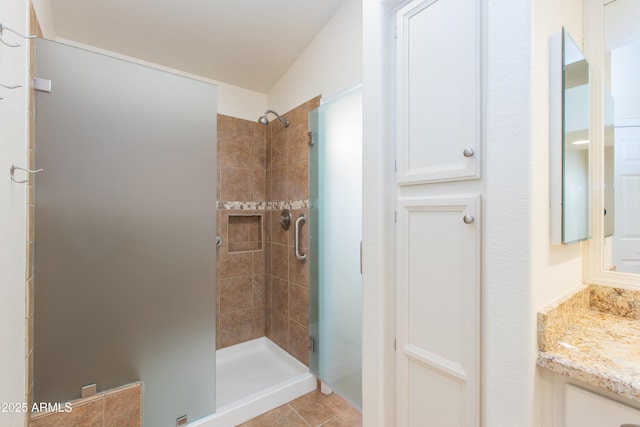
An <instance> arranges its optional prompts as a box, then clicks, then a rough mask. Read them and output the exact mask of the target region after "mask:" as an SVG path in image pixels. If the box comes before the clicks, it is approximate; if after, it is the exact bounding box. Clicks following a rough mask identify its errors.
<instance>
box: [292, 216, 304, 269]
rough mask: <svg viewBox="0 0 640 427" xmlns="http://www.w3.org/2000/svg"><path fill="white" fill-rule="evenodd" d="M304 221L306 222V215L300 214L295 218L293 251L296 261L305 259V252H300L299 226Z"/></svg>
mask: <svg viewBox="0 0 640 427" xmlns="http://www.w3.org/2000/svg"><path fill="white" fill-rule="evenodd" d="M305 222H307V217H306V216H305V215H300V216H299V217H298V219H296V230H295V235H294V240H295V242H294V246H295V251H296V259H297V260H298V261H304V260H305V259H307V254H303V253H301V252H300V227H302V224H304V223H305Z"/></svg>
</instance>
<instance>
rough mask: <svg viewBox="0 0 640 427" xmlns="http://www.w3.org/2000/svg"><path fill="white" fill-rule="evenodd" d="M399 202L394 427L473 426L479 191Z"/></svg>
mask: <svg viewBox="0 0 640 427" xmlns="http://www.w3.org/2000/svg"><path fill="white" fill-rule="evenodd" d="M397 208H398V209H397V215H398V224H397V248H396V254H397V255H396V256H397V258H396V267H397V277H396V298H397V301H396V310H397V314H396V317H397V336H396V340H397V342H396V374H397V375H396V387H397V388H396V414H397V415H396V416H397V422H396V427H409V426H410V427H473V426H478V425H479V350H480V338H479V337H480V309H479V307H480V229H481V228H480V196H479V195H466V196H465V195H463V196H438V197H424V198H422V197H421V198H400V199H399V200H398V206H397Z"/></svg>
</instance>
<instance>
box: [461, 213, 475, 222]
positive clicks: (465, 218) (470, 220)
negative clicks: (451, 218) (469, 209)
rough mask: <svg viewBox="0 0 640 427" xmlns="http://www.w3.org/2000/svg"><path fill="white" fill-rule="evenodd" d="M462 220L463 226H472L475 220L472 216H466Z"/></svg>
mask: <svg viewBox="0 0 640 427" xmlns="http://www.w3.org/2000/svg"><path fill="white" fill-rule="evenodd" d="M462 220H463V221H464V223H465V224H473V221H475V220H476V219H475V218H474V217H473V216H471V215H468V214H467V215H465V216H464V217H463V218H462Z"/></svg>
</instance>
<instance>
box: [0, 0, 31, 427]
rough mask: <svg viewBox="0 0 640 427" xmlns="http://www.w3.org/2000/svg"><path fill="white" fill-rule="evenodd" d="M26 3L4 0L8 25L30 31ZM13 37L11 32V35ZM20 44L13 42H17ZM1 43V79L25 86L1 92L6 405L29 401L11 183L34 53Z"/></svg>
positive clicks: (0, 262)
mask: <svg viewBox="0 0 640 427" xmlns="http://www.w3.org/2000/svg"><path fill="white" fill-rule="evenodd" d="M28 11H29V9H28V6H27V2H26V1H25V0H2V1H1V2H0V17H1V19H2V23H3V24H5V25H7V26H9V27H11V28H14V29H16V30H18V31H20V32H23V33H27V32H28V31H27V29H28V19H29V14H28ZM4 35H5V37H7V39H9V37H10V36H11V33H9V32H5V33H4ZM11 40H12V41H13V40H14V39H13V38H12V39H11ZM15 41H20V42H21V43H22V44H23V47H19V48H9V47H7V46H4V45H0V81H2V82H4V83H20V84H22V85H23V88H19V89H16V90H13V91H10V90H7V89H4V88H0V96H3V97H4V100H0V141H1V142H0V176H1V179H0V403H3V402H7V403H8V402H17V403H22V402H25V396H26V386H25V383H26V375H25V348H26V344H25V313H26V307H25V274H26V267H25V265H26V239H27V237H26V215H27V210H26V186H25V185H24V184H16V183H13V182H11V180H10V179H9V168H10V167H11V165H12V164H15V165H16V166H25V165H26V153H27V150H26V148H27V145H26V142H27V117H28V115H29V114H30V112H29V111H28V108H27V99H28V98H27V97H28V95H29V91H28V90H25V89H24V87H28V86H29V84H28V79H27V77H28V73H29V69H28V51H27V48H26V47H25V46H24V45H25V43H23V42H22V41H21V40H20V39H16V40H15ZM0 425H2V426H3V427H5V426H6V427H14V426H16V427H17V426H20V427H22V426H24V417H23V414H21V413H3V412H0Z"/></svg>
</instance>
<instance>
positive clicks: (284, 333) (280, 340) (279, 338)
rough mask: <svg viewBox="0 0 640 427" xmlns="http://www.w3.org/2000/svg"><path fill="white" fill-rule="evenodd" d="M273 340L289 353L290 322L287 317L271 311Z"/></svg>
mask: <svg viewBox="0 0 640 427" xmlns="http://www.w3.org/2000/svg"><path fill="white" fill-rule="evenodd" d="M270 338H271V340H272V341H273V342H274V343H276V344H278V345H279V346H280V347H282V348H283V349H285V350H286V351H289V343H288V340H289V320H288V318H287V316H286V315H284V314H281V313H278V312H276V311H274V310H271V336H270Z"/></svg>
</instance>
